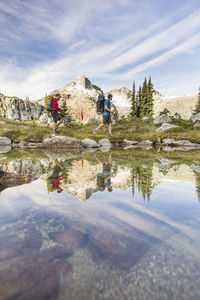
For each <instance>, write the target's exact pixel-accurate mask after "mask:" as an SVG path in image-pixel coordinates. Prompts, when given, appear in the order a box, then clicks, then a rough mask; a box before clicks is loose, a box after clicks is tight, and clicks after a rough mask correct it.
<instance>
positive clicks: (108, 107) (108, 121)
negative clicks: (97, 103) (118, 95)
mask: <svg viewBox="0 0 200 300" xmlns="http://www.w3.org/2000/svg"><path fill="white" fill-rule="evenodd" d="M111 100H112V95H111V94H108V99H107V100H105V102H104V112H103V122H102V123H101V124H100V125H99V126H98V127H97V128H96V129H95V130H93V133H94V135H95V134H96V133H97V131H98V130H99V129H100V128H102V127H103V126H104V125H105V124H108V132H109V135H110V136H112V120H111V115H110V114H113V113H114V111H113V110H112V109H111V104H110V101H111Z"/></svg>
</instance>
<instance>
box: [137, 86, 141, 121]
mask: <svg viewBox="0 0 200 300" xmlns="http://www.w3.org/2000/svg"><path fill="white" fill-rule="evenodd" d="M136 103H137V110H136V117H138V118H139V117H140V115H141V105H142V88H141V85H140V86H139V90H138V93H137V96H136Z"/></svg>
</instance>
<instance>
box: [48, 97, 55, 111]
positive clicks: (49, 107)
mask: <svg viewBox="0 0 200 300" xmlns="http://www.w3.org/2000/svg"><path fill="white" fill-rule="evenodd" d="M53 98H54V97H51V100H50V101H49V102H48V103H47V111H52V110H53V107H52V100H53Z"/></svg>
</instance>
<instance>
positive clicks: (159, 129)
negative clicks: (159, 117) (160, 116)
mask: <svg viewBox="0 0 200 300" xmlns="http://www.w3.org/2000/svg"><path fill="white" fill-rule="evenodd" d="M173 128H179V126H178V125H172V124H169V123H163V124H162V125H161V126H160V127H159V128H157V131H165V130H169V129H173Z"/></svg>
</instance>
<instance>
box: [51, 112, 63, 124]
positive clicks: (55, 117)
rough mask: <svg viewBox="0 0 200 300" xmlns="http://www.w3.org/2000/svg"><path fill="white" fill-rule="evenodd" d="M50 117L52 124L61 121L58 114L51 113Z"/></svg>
mask: <svg viewBox="0 0 200 300" xmlns="http://www.w3.org/2000/svg"><path fill="white" fill-rule="evenodd" d="M51 115H52V117H53V121H54V123H57V122H58V121H60V120H61V117H60V116H59V114H55V113H52V114H51Z"/></svg>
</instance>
